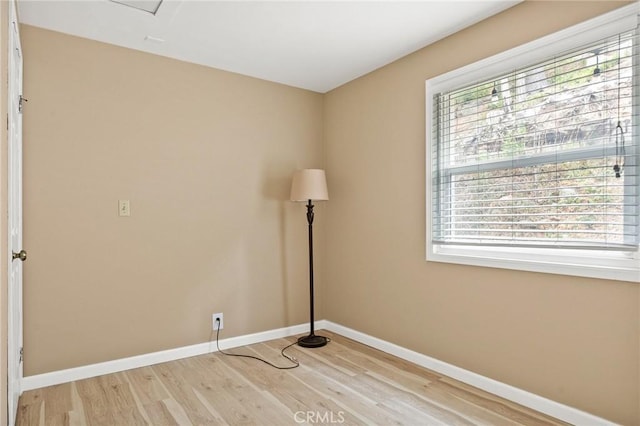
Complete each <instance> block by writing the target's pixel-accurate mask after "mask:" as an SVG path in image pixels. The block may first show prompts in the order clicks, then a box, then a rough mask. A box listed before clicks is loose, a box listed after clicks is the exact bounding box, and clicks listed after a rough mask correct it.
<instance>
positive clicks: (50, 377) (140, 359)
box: [20, 321, 324, 392]
mask: <svg viewBox="0 0 640 426" xmlns="http://www.w3.org/2000/svg"><path fill="white" fill-rule="evenodd" d="M323 326H324V321H316V322H315V327H316V328H324V327H323ZM308 330H309V324H300V325H294V326H290V327H283V328H277V329H274V330H267V331H263V332H259V333H253V334H247V335H244V336H237V337H229V338H227V339H221V340H220V346H221V347H222V349H231V348H236V347H238V346H246V345H251V344H253V343H260V342H266V341H267V340H273V339H280V338H283V337H288V336H293V335H295V334H301V333H304V332H306V331H308ZM217 350H218V349H217V348H216V342H215V340H214V341H211V342H205V343H198V344H195V345H190V346H183V347H181V348H175V349H168V350H165V351H159V352H152V353H148V354H143V355H137V356H132V357H129V358H121V359H116V360H113V361H106V362H100V363H98V364H91V365H83V366H82V367H75V368H69V369H66V370H59V371H52V372H51V373H44V374H36V375H34V376H27V377H23V378H22V381H21V382H20V384H21V391H22V392H25V391H28V390H32V389H38V388H43V387H46V386H53V385H58V384H61V383H68V382H72V381H74V380H82V379H88V378H90V377H95V376H101V375H103V374H110V373H117V372H119V371H124V370H130V369H132V368H139V367H147V366H149V365H154V364H159V363H162V362H167V361H174V360H177V359H182V358H189V357H192V356H196V355H203V354H208V353H211V352H217Z"/></svg>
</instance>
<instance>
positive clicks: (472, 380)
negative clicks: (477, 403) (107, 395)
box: [21, 320, 615, 426]
mask: <svg viewBox="0 0 640 426" xmlns="http://www.w3.org/2000/svg"><path fill="white" fill-rule="evenodd" d="M315 328H316V329H317V330H320V329H325V330H329V331H332V332H334V333H336V334H340V335H341V336H344V337H348V338H350V339H353V340H355V341H357V342H360V343H363V344H365V345H368V346H371V347H373V348H376V349H378V350H381V351H383V352H386V353H389V354H391V355H395V356H397V357H399V358H402V359H405V360H407V361H410V362H413V363H414V364H417V365H420V366H422V367H425V368H428V369H430V370H433V371H435V372H437V373H440V374H442V375H445V376H448V377H451V378H453V379H456V380H459V381H461V382H463V383H466V384H468V385H471V386H475V387H477V388H479V389H482V390H484V391H487V392H490V393H492V394H494V395H498V396H500V397H502V398H505V399H508V400H510V401H513V402H516V403H518V404H520V405H523V406H525V407H528V408H531V409H533V410H536V411H539V412H541V413H544V414H547V415H549V416H552V417H555V418H557V419H560V420H563V421H565V422H568V423H571V424H576V425H587V424H588V425H590V426H605V425H606V426H612V425H615V423H613V422H611V421H609V420H605V419H603V418H600V417H597V416H594V415H592V414H589V413H586V412H584V411H580V410H578V409H576V408H573V407H569V406H568V405H564V404H560V403H559V402H555V401H552V400H550V399H547V398H543V397H541V396H539V395H536V394H533V393H531V392H527V391H525V390H522V389H518V388H516V387H513V386H511V385H507V384H505V383H502V382H498V381H497V380H493V379H490V378H488V377H485V376H481V375H480V374H476V373H474V372H472V371H469V370H465V369H463V368H460V367H456V366H455V365H452V364H448V363H446V362H443V361H440V360H437V359H435V358H431V357H429V356H427V355H424V354H421V353H419V352H415V351H412V350H410V349H407V348H403V347H402V346H398V345H396V344H393V343H390V342H387V341H385V340H382V339H378V338H377V337H373V336H370V335H368V334H365V333H361V332H359V331H356V330H353V329H351V328H348V327H344V326H342V325H340V324H336V323H333V322H331V321H327V320H320V321H316V322H315ZM307 330H309V325H308V324H300V325H294V326H291V327H283V328H278V329H274V330H267V331H263V332H260V333H253V334H247V335H245V336H238V337H230V338H227V339H222V340H220V346H222V347H223V348H224V349H230V348H235V347H238V346H245V345H251V344H254V343H260V342H266V341H268V340H273V339H280V338H283V337H288V336H293V335H295V334H302V333H305V332H306V331H307ZM216 351H217V349H216V344H215V341H213V342H205V343H198V344H196V345H191V346H184V347H181V348H175V349H169V350H166V351H160V352H153V353H149V354H144V355H138V356H133V357H129V358H122V359H116V360H113V361H107V362H101V363H98V364H91V365H85V366H82V367H76V368H69V369H67V370H60V371H53V372H51V373H44V374H37V375H35V376H27V377H24V378H23V379H22V381H21V389H22V391H28V390H32V389H38V388H42V387H46V386H52V385H57V384H61V383H67V382H72V381H74V380H81V379H88V378H90V377H95V376H100V375H103V374H109V373H117V372H119V371H124V370H129V369H132V368H139V367H146V366H149V365H154V364H159V363H161V362H167V361H173V360H177V359H182V358H188V357H192V356H196V355H203V354H207V353H211V352H216Z"/></svg>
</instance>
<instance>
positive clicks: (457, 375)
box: [322, 321, 616, 426]
mask: <svg viewBox="0 0 640 426" xmlns="http://www.w3.org/2000/svg"><path fill="white" fill-rule="evenodd" d="M322 328H324V329H326V330H329V331H332V332H334V333H336V334H339V335H341V336H344V337H348V338H350V339H353V340H355V341H357V342H360V343H363V344H365V345H367V346H371V347H372V348H376V349H378V350H381V351H383V352H386V353H389V354H391V355H395V356H397V357H398V358H402V359H404V360H407V361H410V362H413V363H414V364H417V365H420V366H422V367H425V368H428V369H430V370H433V371H435V372H436V373H440V374H442V375H445V376H448V377H451V378H453V379H456V380H459V381H461V382H463V383H466V384H468V385H471V386H475V387H477V388H479V389H482V390H484V391H487V392H490V393H492V394H494V395H498V396H500V397H502V398H505V399H508V400H509V401H513V402H516V403H518V404H520V405H524V406H525V407H528V408H531V409H533V410H536V411H539V412H541V413H544V414H547V415H549V416H552V417H555V418H557V419H560V420H563V421H565V422H567V423H571V424H574V425H590V426H605V425H606V426H613V425H616V423H613V422H611V421H609V420H605V419H603V418H601V417H597V416H594V415H593V414H589V413H586V412H584V411H580V410H578V409H576V408H573V407H569V406H568V405H564V404H560V403H559V402H555V401H552V400H550V399H547V398H543V397H541V396H539V395H536V394H533V393H531V392H527V391H525V390H522V389H519V388H516V387H513V386H511V385H507V384H505V383H502V382H498V381H497V380H493V379H490V378H488V377H485V376H481V375H480V374H476V373H474V372H472V371H469V370H465V369H464V368H460V367H456V366H455V365H452V364H448V363H446V362H443V361H440V360H437V359H435V358H431V357H429V356H427V355H424V354H421V353H419V352H415V351H412V350H410V349H406V348H403V347H402V346H398V345H395V344H393V343H390V342H387V341H385V340H382V339H378V338H377V337H373V336H370V335H368V334H365V333H361V332H359V331H356V330H353V329H351V328H348V327H344V326H342V325H340V324H335V323H333V322H331V321H324V323H323V327H322Z"/></svg>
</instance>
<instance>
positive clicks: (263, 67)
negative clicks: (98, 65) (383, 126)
mask: <svg viewBox="0 0 640 426" xmlns="http://www.w3.org/2000/svg"><path fill="white" fill-rule="evenodd" d="M520 1H521V0H508V1H505V0H470V1H451V0H440V1H327V0H325V1H291V0H290V1H240V0H232V1H202V0H164V1H163V2H162V4H161V5H160V7H159V9H158V11H157V12H156V14H155V16H154V15H153V14H151V13H148V12H144V11H141V10H138V9H135V8H132V7H129V6H126V5H123V4H118V3H114V2H112V1H109V0H71V1H61V0H19V1H18V13H19V17H20V22H21V23H24V24H29V25H34V26H37V27H42V28H46V29H50V30H54V31H59V32H62V33H67V34H72V35H76V36H80V37H84V38H89V39H93V40H98V41H102V42H106V43H111V44H115V45H119V46H124V47H128V48H131V49H136V50H142V51H145V52H150V53H154V54H158V55H162V56H168V57H171V58H176V59H180V60H183V61H187V62H193V63H197V64H201V65H206V66H210V67H213V68H219V69H223V70H227V71H232V72H236V73H240V74H244V75H248V76H252V77H257V78H261V79H265V80H269V81H275V82H278V83H283V84H287V85H290V86H295V87H301V88H304V89H309V90H313V91H316V92H320V93H324V92H327V91H329V90H331V89H333V88H335V87H338V86H340V85H342V84H344V83H346V82H348V81H350V80H353V79H355V78H357V77H359V76H361V75H364V74H366V73H368V72H370V71H373V70H375V69H376V68H379V67H381V66H383V65H386V64H388V63H390V62H393V61H394V60H396V59H398V58H401V57H403V56H405V55H407V54H408V53H411V52H414V51H416V50H418V49H420V48H421V47H424V46H426V45H428V44H430V43H433V42H434V41H436V40H439V39H441V38H444V37H446V36H447V35H449V34H452V33H454V32H456V31H459V30H461V29H462V28H464V27H467V26H469V25H471V24H474V23H476V22H478V21H481V20H483V19H485V18H487V17H489V16H491V15H494V14H496V13H498V12H500V11H502V10H504V9H507V8H509V7H511V6H513V5H514V4H517V3H519V2H520ZM157 39H160V40H157ZM161 40H164V41H161Z"/></svg>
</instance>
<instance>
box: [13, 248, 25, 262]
mask: <svg viewBox="0 0 640 426" xmlns="http://www.w3.org/2000/svg"><path fill="white" fill-rule="evenodd" d="M16 259H20V260H21V261H23V262H24V261H25V260H27V252H26V251H24V250H20V252H19V253H16V252H15V251H14V252H13V259H12V260H16Z"/></svg>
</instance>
